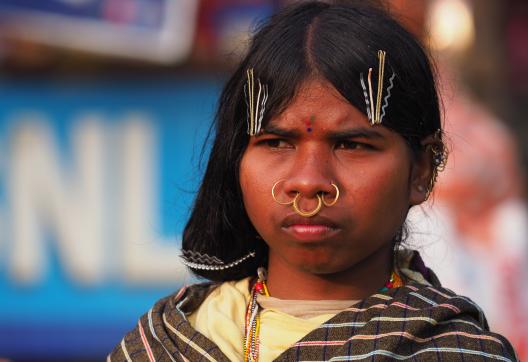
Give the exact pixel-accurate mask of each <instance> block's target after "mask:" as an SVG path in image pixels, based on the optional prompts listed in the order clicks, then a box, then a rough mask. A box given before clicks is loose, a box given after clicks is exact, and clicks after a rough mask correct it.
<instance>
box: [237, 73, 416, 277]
mask: <svg viewBox="0 0 528 362" xmlns="http://www.w3.org/2000/svg"><path fill="white" fill-rule="evenodd" d="M392 101H397V100H392ZM388 112H389V114H388V115H387V117H390V108H389V109H388ZM412 160H413V157H412V154H411V151H410V149H409V148H408V146H407V145H406V143H405V141H404V139H403V138H402V137H401V136H400V135H399V134H397V133H395V132H393V131H390V130H389V129H387V128H385V127H383V126H371V125H370V122H369V121H368V119H367V117H366V116H365V115H364V114H363V113H361V112H360V111H359V110H358V109H356V108H355V107H353V106H352V105H350V104H349V103H348V102H347V101H346V100H345V99H344V98H343V97H342V96H341V95H339V93H338V92H337V91H336V90H335V88H333V87H332V86H331V85H330V84H329V83H327V82H325V81H318V80H312V81H308V82H306V84H305V85H304V86H303V87H301V89H300V91H299V93H298V96H297V97H296V98H295V99H294V100H293V102H292V103H291V105H290V106H289V107H288V108H287V109H286V110H285V111H284V112H283V113H282V114H281V115H279V116H277V117H276V118H274V119H272V120H271V121H270V122H269V124H268V126H267V127H266V129H265V130H264V132H263V133H262V134H261V135H259V136H257V137H251V138H250V141H249V145H248V147H247V150H246V151H245V153H244V155H243V158H242V162H241V166H240V184H241V187H242V193H243V198H244V205H245V208H246V210H247V213H248V215H249V218H250V220H251V222H252V223H253V225H254V226H255V228H256V230H257V231H258V233H259V234H260V236H261V237H262V238H263V239H264V240H265V241H266V243H267V244H268V245H269V248H270V263H271V261H272V260H280V261H281V262H282V263H286V264H287V265H289V266H290V267H292V268H296V269H298V270H302V271H306V272H310V273H315V274H330V273H338V272H341V271H345V270H347V269H349V268H351V267H353V266H354V265H356V264H357V263H360V262H361V261H363V260H365V259H367V258H368V257H369V256H371V255H373V254H374V253H376V252H377V251H379V250H380V249H382V248H387V247H390V244H391V241H392V239H393V237H394V236H395V234H396V233H397V232H398V231H399V230H400V228H401V225H402V224H403V222H404V220H405V217H406V215H407V211H408V209H409V206H411V205H413V204H418V203H420V202H422V201H423V200H424V199H425V193H424V192H423V190H421V191H420V190H419V188H418V185H422V186H426V182H425V181H424V180H426V176H424V173H426V171H425V170H422V169H424V168H425V167H420V166H418V164H416V163H414V162H413V161H412ZM420 168H422V169H420ZM279 180H283V181H282V182H280V183H279V184H278V185H277V187H276V188H275V195H276V197H277V199H279V200H280V201H288V200H292V199H293V198H294V197H295V196H296V195H297V194H298V193H300V196H299V198H298V200H299V207H300V208H301V209H303V210H313V209H314V208H315V207H316V206H317V194H322V193H324V194H325V199H326V200H327V201H329V202H330V201H332V200H333V198H334V197H335V190H334V188H333V186H331V184H332V183H334V184H335V185H337V186H338V188H339V191H340V196H339V199H338V201H337V203H336V204H335V205H333V206H330V207H326V206H323V207H322V209H321V211H320V212H319V213H318V214H317V215H315V216H313V217H309V218H307V217H301V216H299V215H298V214H296V213H295V211H294V210H293V208H292V206H291V205H290V206H288V205H280V204H278V203H277V202H275V201H274V199H273V198H272V193H271V189H272V187H273V185H274V184H275V183H276V182H277V181H279Z"/></svg>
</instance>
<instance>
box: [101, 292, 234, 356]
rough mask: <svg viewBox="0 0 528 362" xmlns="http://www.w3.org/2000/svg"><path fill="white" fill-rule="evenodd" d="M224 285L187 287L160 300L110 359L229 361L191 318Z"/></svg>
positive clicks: (117, 346) (113, 352) (124, 338)
mask: <svg viewBox="0 0 528 362" xmlns="http://www.w3.org/2000/svg"><path fill="white" fill-rule="evenodd" d="M223 284H224V283H222V284H216V283H202V284H195V285H191V286H185V287H183V288H181V289H180V290H179V291H178V292H176V293H173V294H171V295H169V296H167V297H165V298H162V299H160V300H159V301H157V302H156V303H155V304H154V306H153V307H152V308H151V309H150V310H149V311H148V312H147V313H145V314H144V315H143V316H142V317H141V318H140V319H139V320H138V322H137V324H136V326H135V328H134V329H133V330H131V331H130V332H128V333H127V334H126V335H125V336H124V337H123V339H122V340H121V341H120V342H119V343H118V344H117V345H116V346H115V348H114V349H113V350H112V352H111V353H110V355H109V356H108V360H109V361H112V360H116V361H117V360H119V361H123V360H125V361H153V360H158V359H160V360H172V361H186V360H189V361H194V360H199V359H202V358H204V357H205V359H208V360H217V361H228V359H227V358H226V357H225V355H224V354H223V353H222V352H221V351H220V349H219V348H218V346H216V345H214V344H213V343H212V342H211V341H209V340H208V339H207V338H206V337H205V336H203V335H201V334H200V333H199V332H197V331H196V330H195V329H194V328H193V327H192V326H191V325H190V324H189V322H188V320H187V316H188V315H189V314H191V313H192V312H194V311H195V310H197V309H198V308H199V306H200V305H201V304H202V303H203V301H204V300H205V299H206V298H207V297H208V296H209V295H210V294H211V293H212V292H213V291H215V290H217V289H218V287H219V286H221V285H223Z"/></svg>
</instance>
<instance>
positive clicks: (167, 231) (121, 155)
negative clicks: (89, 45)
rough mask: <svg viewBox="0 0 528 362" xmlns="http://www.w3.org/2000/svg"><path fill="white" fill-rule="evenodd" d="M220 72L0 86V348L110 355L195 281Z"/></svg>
mask: <svg viewBox="0 0 528 362" xmlns="http://www.w3.org/2000/svg"><path fill="white" fill-rule="evenodd" d="M217 92H218V84H217V83H216V82H215V81H211V80H209V81H198V80H196V81H185V82H184V81H178V80H174V79H169V80H166V81H160V80H158V81H157V82H156V83H145V82H140V81H137V82H134V81H125V82H120V83H119V84H116V83H111V82H102V81H99V82H98V81H96V82H93V81H92V82H90V83H89V84H72V83H62V84H61V83H59V84H57V82H46V81H40V82H37V81H35V80H32V81H28V82H20V81H19V82H6V81H2V82H0V306H1V308H0V357H10V358H26V359H27V358H37V357H38V360H43V359H46V358H48V359H52V360H57V359H59V358H73V357H75V358H89V357H98V358H100V359H102V357H104V355H105V353H107V352H108V351H109V350H110V349H111V348H112V347H113V346H114V345H115V344H116V343H118V342H119V340H120V338H121V337H122V336H123V334H124V333H125V331H126V330H128V329H131V328H133V326H134V324H135V323H136V321H137V318H138V317H139V316H140V315H141V314H142V313H144V312H146V311H147V310H148V309H149V308H150V307H151V306H152V304H153V303H154V302H155V301H156V300H157V299H159V298H160V297H162V296H164V295H167V294H169V293H171V292H173V291H174V290H175V289H176V288H177V287H179V286H180V285H182V284H184V283H187V282H191V280H189V278H190V276H189V275H188V273H187V272H186V270H185V268H183V266H182V265H181V263H180V262H179V257H178V255H179V254H180V251H179V247H180V235H181V233H182V231H183V227H184V225H185V222H186V220H187V217H188V213H189V209H190V206H191V204H192V200H193V197H194V191H195V190H196V188H197V184H198V182H199V180H200V177H201V172H200V169H199V168H197V165H198V161H199V156H200V151H201V146H202V141H203V139H204V138H205V133H206V132H207V130H208V127H209V123H210V121H211V119H212V115H213V112H214V105H215V101H216V97H217Z"/></svg>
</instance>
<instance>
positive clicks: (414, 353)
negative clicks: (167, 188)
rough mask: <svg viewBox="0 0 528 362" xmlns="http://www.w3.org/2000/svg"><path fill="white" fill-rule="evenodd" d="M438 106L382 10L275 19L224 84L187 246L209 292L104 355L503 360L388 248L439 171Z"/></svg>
mask: <svg viewBox="0 0 528 362" xmlns="http://www.w3.org/2000/svg"><path fill="white" fill-rule="evenodd" d="M438 103H439V101H438V98H437V93H436V89H435V82H434V78H433V74H432V72H431V67H430V64H429V62H428V59H427V56H426V55H425V53H424V51H423V50H422V48H421V47H420V45H419V44H418V43H417V41H416V40H415V39H414V38H413V37H412V36H411V35H410V34H409V33H408V32H407V31H405V30H404V29H403V28H402V27H401V26H400V25H398V23H396V22H395V21H394V20H392V19H391V18H390V17H389V16H388V15H387V14H386V13H385V12H384V11H382V10H380V9H378V8H376V7H373V6H369V5H365V1H350V0H348V1H341V2H339V1H337V2H332V3H330V2H319V1H307V2H300V3H298V4H296V5H293V6H292V7H289V8H287V9H285V10H283V11H282V12H280V13H279V14H277V15H275V16H274V17H273V18H272V19H270V21H269V22H268V23H267V24H265V25H263V26H262V27H261V29H260V30H259V31H258V32H257V34H256V35H255V36H254V37H253V41H252V44H251V46H250V49H249V52H248V54H247V56H246V57H245V59H244V60H243V61H242V62H241V64H240V66H239V67H238V69H237V70H236V71H235V73H234V74H233V76H232V77H231V79H230V80H229V81H228V83H227V84H226V86H225V88H224V90H223V93H222V95H221V98H220V104H219V109H218V113H217V117H216V123H215V131H216V135H215V139H214V144H213V147H212V150H211V156H210V160H209V163H208V167H207V170H206V172H205V175H204V178H203V181H202V184H201V187H200V190H199V192H198V195H197V198H196V201H195V204H194V208H193V210H192V214H191V217H190V220H189V222H188V224H187V226H186V228H185V231H184V235H183V245H182V254H183V259H184V262H185V263H186V264H187V265H188V266H189V267H190V268H191V269H192V270H193V271H194V272H195V274H197V275H198V276H201V277H204V278H206V279H209V280H210V282H207V283H203V284H199V285H193V286H188V287H185V288H183V289H182V290H180V291H179V292H178V293H176V294H174V295H171V296H169V297H167V298H165V299H163V300H161V301H159V302H158V303H156V304H155V306H154V307H153V308H152V309H151V310H150V311H149V312H148V313H147V314H145V315H144V316H143V317H142V318H141V319H140V320H139V322H138V325H137V327H136V328H135V329H134V330H133V331H132V332H130V333H129V334H128V335H127V336H125V338H124V339H123V340H122V341H121V342H120V343H119V344H118V345H117V346H116V348H115V349H114V351H113V352H112V353H111V355H110V356H109V360H115V361H123V360H126V361H131V360H144V361H206V360H207V361H228V360H231V361H242V360H244V361H257V360H258V361H271V360H276V361H326V360H335V361H340V360H367V359H368V360H392V359H397V360H407V359H412V360H424V361H429V360H444V361H459V360H460V361H472V360H479V361H480V360H488V359H489V360H501V361H514V360H516V357H515V353H514V351H513V349H512V347H511V345H510V344H509V342H508V341H507V340H506V339H505V338H503V337H502V336H500V335H497V334H494V333H491V332H490V331H489V330H488V327H487V323H486V320H485V318H484V316H483V314H482V312H481V311H480V309H479V308H478V307H477V306H476V305H475V304H474V303H473V302H472V301H471V300H469V299H467V298H465V297H462V296H458V295H456V294H454V293H453V292H451V291H450V290H448V289H444V288H442V287H441V286H440V283H439V281H438V280H437V278H436V277H435V276H434V274H433V273H432V272H431V271H430V270H429V269H427V268H426V267H425V266H424V265H423V263H422V262H421V259H420V257H419V255H418V253H416V252H412V251H409V250H405V249H404V248H402V247H401V243H402V241H404V236H405V225H404V221H405V218H406V215H407V212H408V210H409V208H411V207H412V206H414V205H418V204H420V203H422V202H424V201H425V200H426V199H427V197H428V196H429V193H430V192H431V189H432V187H433V185H434V182H435V179H436V175H437V172H438V171H440V170H441V168H442V166H443V165H444V164H445V160H446V152H445V148H444V145H443V142H442V131H441V123H440V112H439V105H438ZM482 287H483V288H485V286H482Z"/></svg>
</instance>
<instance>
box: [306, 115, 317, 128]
mask: <svg viewBox="0 0 528 362" xmlns="http://www.w3.org/2000/svg"><path fill="white" fill-rule="evenodd" d="M314 121H315V116H314V115H313V114H312V115H311V116H310V120H309V121H308V120H307V121H305V124H306V131H308V132H312V130H313V123H314Z"/></svg>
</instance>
